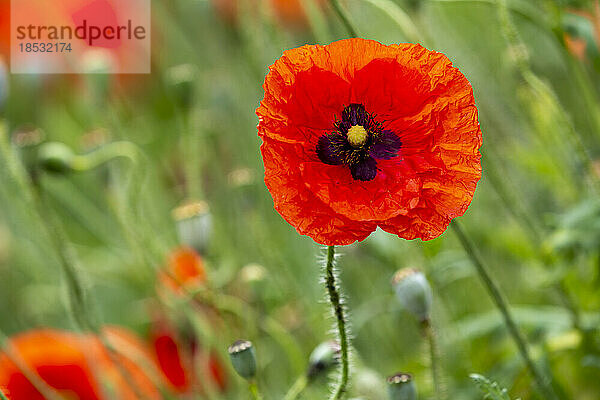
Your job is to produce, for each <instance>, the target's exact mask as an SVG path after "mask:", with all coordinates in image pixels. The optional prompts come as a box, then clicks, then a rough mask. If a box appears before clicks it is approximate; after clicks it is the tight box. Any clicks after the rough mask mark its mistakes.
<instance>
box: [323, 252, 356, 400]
mask: <svg viewBox="0 0 600 400" xmlns="http://www.w3.org/2000/svg"><path fill="white" fill-rule="evenodd" d="M325 285H326V286H327V293H328V295H329V302H330V303H331V307H332V308H333V314H334V315H335V319H336V323H337V331H338V336H339V338H338V339H339V341H340V349H341V350H340V369H341V370H340V376H339V379H338V382H337V384H336V387H335V389H334V391H333V393H332V395H331V397H330V400H338V399H342V398H343V396H344V393H346V387H347V386H348V376H349V372H350V367H349V364H350V363H349V357H348V353H349V345H348V331H347V329H348V328H347V327H346V318H345V317H344V306H343V305H342V301H341V296H340V292H339V288H338V284H337V283H336V274H335V246H329V247H328V248H327V264H326V265H325Z"/></svg>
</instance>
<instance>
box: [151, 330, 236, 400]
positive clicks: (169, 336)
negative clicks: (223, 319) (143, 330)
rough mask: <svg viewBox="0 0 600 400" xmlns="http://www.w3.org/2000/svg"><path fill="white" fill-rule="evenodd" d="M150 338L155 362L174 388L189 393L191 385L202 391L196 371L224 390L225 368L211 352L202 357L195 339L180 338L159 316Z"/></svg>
mask: <svg viewBox="0 0 600 400" xmlns="http://www.w3.org/2000/svg"><path fill="white" fill-rule="evenodd" d="M151 342H152V347H153V349H154V353H155V358H156V363H157V365H158V367H159V369H160V371H161V372H162V374H163V375H164V377H165V378H166V380H167V381H168V382H169V385H170V386H171V388H172V390H173V391H175V392H177V393H188V392H190V391H191V390H193V389H194V387H196V388H197V389H198V390H200V391H202V390H203V389H202V388H203V382H198V379H196V378H197V376H198V374H197V372H198V371H201V372H202V376H205V377H206V379H211V381H212V384H213V385H215V386H216V387H217V388H219V389H220V390H225V388H226V385H227V379H226V375H225V368H224V367H223V365H222V363H221V362H220V360H219V358H218V356H217V355H215V354H211V355H210V356H208V357H206V359H204V358H203V355H202V353H200V352H202V351H203V350H202V349H199V348H198V346H197V343H196V341H195V340H194V339H193V338H180V337H179V335H178V334H177V332H176V331H175V330H174V329H173V328H172V326H171V325H170V324H169V322H168V321H167V320H166V319H164V318H159V319H158V320H157V321H156V322H155V323H154V325H153V328H152V332H151ZM195 360H197V361H200V362H195Z"/></svg>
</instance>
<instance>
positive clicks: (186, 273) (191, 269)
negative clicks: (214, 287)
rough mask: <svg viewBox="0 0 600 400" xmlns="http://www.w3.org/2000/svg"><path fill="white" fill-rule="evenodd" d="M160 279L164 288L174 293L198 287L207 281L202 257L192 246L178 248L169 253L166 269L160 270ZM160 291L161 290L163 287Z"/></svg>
mask: <svg viewBox="0 0 600 400" xmlns="http://www.w3.org/2000/svg"><path fill="white" fill-rule="evenodd" d="M158 279H159V283H160V285H161V286H162V287H163V288H167V289H169V290H170V291H171V292H174V293H181V291H182V290H183V289H187V290H194V289H197V288H198V287H200V286H201V285H202V284H204V283H205V282H206V271H205V269H204V263H203V261H202V257H200V255H199V254H198V253H197V252H196V251H195V250H194V249H192V248H189V247H179V248H176V249H175V250H174V251H173V252H172V253H171V254H170V255H169V261H168V264H167V267H166V269H165V271H160V272H159V275H158ZM158 291H159V292H161V288H159V290H158Z"/></svg>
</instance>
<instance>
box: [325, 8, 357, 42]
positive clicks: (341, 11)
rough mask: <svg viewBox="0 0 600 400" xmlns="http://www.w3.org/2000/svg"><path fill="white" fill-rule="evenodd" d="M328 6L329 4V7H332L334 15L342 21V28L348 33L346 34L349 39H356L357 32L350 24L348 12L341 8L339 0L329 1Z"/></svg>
mask: <svg viewBox="0 0 600 400" xmlns="http://www.w3.org/2000/svg"><path fill="white" fill-rule="evenodd" d="M329 4H331V7H333V9H334V10H335V13H336V14H337V15H338V17H340V20H342V24H344V27H345V28H346V30H347V31H348V34H349V35H350V36H351V37H358V33H357V30H356V28H355V27H354V24H353V23H352V22H350V17H349V16H348V12H347V11H346V10H345V9H344V7H342V5H341V4H340V1H339V0H329Z"/></svg>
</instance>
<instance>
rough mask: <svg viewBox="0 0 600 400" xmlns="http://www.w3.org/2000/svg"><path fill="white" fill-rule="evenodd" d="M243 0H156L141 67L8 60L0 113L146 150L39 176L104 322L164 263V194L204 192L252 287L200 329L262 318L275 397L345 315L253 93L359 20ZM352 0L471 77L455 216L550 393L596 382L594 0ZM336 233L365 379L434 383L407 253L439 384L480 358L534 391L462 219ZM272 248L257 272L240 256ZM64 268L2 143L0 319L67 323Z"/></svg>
mask: <svg viewBox="0 0 600 400" xmlns="http://www.w3.org/2000/svg"><path fill="white" fill-rule="evenodd" d="M221 3H223V2H221ZM259 3H260V2H259ZM237 4H238V10H237V12H235V13H234V14H233V16H232V15H229V16H226V15H225V14H224V13H223V12H222V10H221V11H219V10H220V9H219V8H218V7H216V6H215V2H211V1H206V0H205V1H202V0H170V1H166V0H165V1H152V13H153V37H152V41H153V53H152V71H153V72H152V74H151V75H147V76H121V75H79V76H69V75H67V76H58V75H57V76H44V75H11V76H9V77H8V80H9V84H10V90H9V92H8V98H7V100H6V102H5V104H4V107H3V110H2V114H1V115H2V118H3V119H4V120H5V123H6V126H7V132H9V133H10V136H11V141H12V146H11V148H12V150H13V151H14V153H15V154H20V155H21V156H22V159H23V160H24V161H25V163H28V162H31V160H34V159H35V148H36V146H35V145H33V146H32V145H27V142H28V138H33V139H32V141H33V142H36V143H37V141H38V140H41V141H59V142H63V143H66V144H67V145H69V146H70V147H71V148H72V149H73V150H74V151H75V152H76V153H80V154H81V153H86V152H88V151H90V150H91V149H94V148H97V147H101V146H103V145H104V144H105V143H109V142H114V141H129V142H132V143H134V144H135V145H136V146H138V147H139V149H140V150H141V153H140V154H142V155H141V156H140V157H138V158H137V161H136V162H132V161H129V160H127V159H122V158H121V159H118V160H114V161H111V162H108V163H105V164H103V165H102V166H100V167H98V168H95V169H93V170H90V171H85V172H78V173H70V174H43V175H42V176H41V177H40V182H41V186H42V188H43V191H44V193H45V196H46V198H47V204H48V206H49V208H50V209H51V210H53V212H55V213H56V214H57V215H58V217H59V220H60V223H61V225H62V226H63V227H64V229H65V231H66V233H67V236H68V239H69V242H70V243H71V244H72V245H73V247H74V249H75V250H76V254H77V257H78V259H79V261H80V263H79V265H80V272H81V276H82V278H83V279H84V282H85V285H86V288H87V294H88V296H89V298H90V299H91V303H92V304H93V307H94V308H95V309H97V311H98V315H99V318H100V319H101V321H102V322H103V323H109V324H119V325H123V326H126V327H129V328H132V329H134V330H136V331H137V332H139V333H140V334H141V335H145V334H146V333H147V331H148V329H149V326H150V322H151V321H150V317H149V313H148V306H147V303H148V302H149V299H152V298H153V297H156V294H155V280H156V269H157V268H161V266H163V265H164V263H165V257H166V255H167V254H168V252H169V251H171V250H172V249H173V248H174V247H176V246H177V244H178V237H177V233H176V226H175V223H174V222H173V220H172V217H171V211H172V210H173V209H174V208H175V207H177V206H178V205H180V204H181V203H183V202H185V201H188V200H202V201H205V202H206V203H207V204H208V205H209V207H210V210H211V216H212V234H211V238H210V243H209V246H208V248H207V249H206V251H205V253H204V254H203V257H204V260H205V263H206V268H207V272H208V275H209V284H208V285H209V286H210V288H211V290H214V291H215V292H216V293H220V294H226V295H230V296H233V297H234V298H238V299H241V300H243V301H244V302H245V303H247V304H248V306H249V307H251V308H252V309H253V310H254V313H255V314H253V315H252V317H251V319H254V324H255V325H256V326H258V329H253V328H252V327H251V326H250V325H249V323H248V321H244V319H242V318H239V316H238V317H236V316H235V315H231V314H230V313H224V315H223V319H224V321H225V324H223V325H220V326H219V327H218V329H217V328H215V329H214V332H212V334H211V332H206V331H203V332H196V334H197V335H198V336H199V337H201V338H202V340H204V341H205V343H209V344H207V345H210V346H213V347H214V348H215V349H216V350H217V351H218V352H219V353H221V354H222V357H223V359H226V347H227V345H229V344H230V343H231V342H233V341H234V340H236V339H238V338H247V339H250V340H252V341H253V342H254V343H255V347H256V350H257V354H258V360H259V367H260V372H259V385H260V386H261V388H262V390H263V392H264V393H265V396H266V398H269V399H279V398H282V397H283V393H285V392H286V390H287V388H288V387H289V386H290V385H291V384H292V383H293V381H294V380H295V379H296V377H297V376H298V375H299V374H301V373H302V372H303V371H304V369H305V368H306V365H307V357H308V354H309V353H310V352H311V350H312V349H313V348H314V347H315V346H316V345H317V344H319V343H320V342H322V341H324V340H326V339H328V338H330V337H332V335H331V333H330V330H331V328H332V324H333V320H332V319H330V318H325V316H327V315H329V307H328V305H327V303H326V302H325V301H324V299H325V298H324V289H323V287H322V285H321V283H320V274H321V268H320V261H319V260H320V259H321V257H322V250H321V249H320V248H319V246H318V245H316V244H315V243H314V242H313V241H312V240H311V239H309V238H306V237H300V236H299V235H298V234H297V233H296V232H295V230H294V229H293V228H292V227H291V226H289V225H288V224H287V223H286V222H285V221H284V220H283V219H282V218H281V217H280V216H279V215H278V214H277V213H276V212H275V210H274V209H273V204H272V200H271V198H270V195H269V193H268V191H267V190H266V187H265V186H264V184H263V182H262V177H263V170H262V161H261V157H260V153H259V146H260V140H259V138H258V137H257V133H256V124H257V117H256V115H255V113H254V110H255V109H256V107H257V106H258V104H259V102H260V100H261V99H262V81H263V79H264V76H265V75H266V72H267V67H268V66H269V65H270V64H272V63H273V62H274V61H275V60H276V59H277V58H278V57H279V56H280V55H281V53H282V52H283V51H284V50H286V49H289V48H292V47H297V46H300V45H304V44H308V43H321V44H326V43H329V42H331V41H334V40H337V39H341V38H344V37H347V33H346V31H345V30H344V26H343V25H342V24H341V23H340V21H339V19H338V18H337V17H336V15H335V13H334V12H333V10H332V9H331V7H330V5H328V4H327V2H317V1H305V2H302V4H303V5H304V7H305V8H306V10H307V11H308V12H307V14H308V19H303V18H302V17H301V16H298V18H292V19H289V16H288V18H282V17H281V16H280V15H279V14H277V13H276V12H273V10H272V9H271V8H270V6H269V4H270V3H269V2H267V1H263V2H262V3H261V4H259V5H257V4H250V3H249V2H247V1H239V2H237ZM342 4H343V5H344V6H345V7H346V8H347V10H348V13H349V16H350V19H351V21H352V22H353V23H354V24H355V25H356V26H357V28H358V30H359V33H360V35H361V36H362V37H364V38H369V39H375V40H378V41H381V42H382V43H384V44H391V43H399V42H407V41H411V42H413V41H415V40H419V41H421V42H422V43H423V44H424V45H425V46H426V47H427V48H429V49H433V50H438V51H441V52H443V53H445V54H446V55H447V56H448V57H449V58H450V59H451V60H452V61H453V63H454V65H455V66H457V67H458V68H459V69H460V70H461V71H462V72H463V73H464V74H465V75H466V77H467V78H468V79H469V80H470V82H471V84H472V85H473V88H474V92H475V97H476V100H477V104H478V107H479V117H480V122H481V127H482V131H483V134H484V147H483V148H482V153H483V155H484V158H483V168H484V176H483V179H482V180H481V182H480V184H479V186H478V188H477V191H476V194H475V198H474V201H473V203H472V205H471V207H470V209H469V211H468V212H467V213H466V215H465V216H464V217H462V218H461V222H462V223H463V225H464V226H465V229H466V230H467V231H468V232H469V234H470V236H471V237H472V239H473V240H474V241H475V243H476V245H477V247H478V249H479V251H480V252H481V253H482V255H483V256H484V258H485V259H486V260H487V262H488V263H489V266H490V268H491V270H492V273H493V275H494V276H495V277H496V278H497V279H498V280H499V283H500V285H501V287H502V288H503V289H504V291H505V293H506V295H507V297H508V299H509V301H510V302H511V304H512V306H513V311H514V314H515V317H516V319H517V322H518V323H519V325H520V327H521V328H522V330H523V331H524V332H525V333H526V336H527V338H528V339H529V341H530V343H531V345H532V353H533V356H534V358H535V359H536V360H537V361H538V362H539V363H540V365H543V367H544V369H545V370H547V371H548V372H549V373H551V375H552V377H553V379H554V382H555V384H556V387H557V391H558V392H559V394H560V397H561V398H564V399H577V400H597V399H599V398H600V380H599V379H598V377H600V335H599V331H598V324H599V322H600V310H599V307H600V294H599V290H600V253H599V252H600V201H599V198H598V191H597V184H596V183H595V182H597V181H598V180H599V179H600V158H599V157H600V153H599V152H600V142H599V141H598V139H599V138H600V102H599V100H598V99H599V95H600V92H599V90H600V79H599V78H600V50H599V47H598V46H599V42H598V39H599V37H598V35H599V34H598V30H597V29H598V27H599V25H600V6H599V5H598V3H597V2H595V1H568V0H563V1H546V0H531V1H526V0H523V1H517V0H509V1H508V2H507V6H508V9H509V15H510V21H508V23H507V21H506V20H503V19H502V12H501V10H500V11H499V7H500V6H501V4H502V2H497V1H493V0H490V1H483V0H479V1H475V0H471V1H467V0H465V1H460V0H423V1H418V0H412V1H409V0H406V1H401V0H397V1H376V0H369V1H367V0H347V1H343V2H342ZM221 5H222V4H221ZM511 23H514V26H513V25H511ZM514 27H516V30H513V28H514ZM97 62H98V64H97V67H98V68H102V67H103V64H102V59H99V60H97ZM3 140H4V138H3ZM340 251H341V253H342V257H341V258H340V264H339V266H340V271H341V280H342V287H343V289H344V292H345V294H346V296H347V305H348V310H349V313H350V315H349V319H350V321H351V325H352V332H353V336H354V340H353V346H354V348H355V352H354V362H353V364H354V379H353V385H352V392H351V393H353V394H355V395H356V397H358V395H360V396H362V397H363V398H364V399H372V400H375V399H381V398H382V395H380V394H378V392H377V390H385V382H384V380H383V379H384V377H386V376H389V375H391V374H393V373H395V372H397V371H406V372H411V373H413V374H414V377H415V380H416V383H417V386H418V388H419V391H420V392H421V394H422V396H423V398H427V397H429V398H431V396H432V390H433V388H432V383H431V380H430V371H429V360H428V358H427V355H428V352H427V345H426V343H425V341H424V340H423V338H422V336H421V334H420V332H419V327H418V324H417V322H416V321H415V320H414V318H412V317H411V316H410V315H409V314H408V313H406V312H405V311H404V310H403V309H402V307H401V306H400V305H399V304H398V303H397V301H396V299H395V297H394V294H393V291H392V287H391V284H390V281H391V277H392V275H393V274H394V272H395V271H396V270H397V269H399V268H402V267H418V268H421V269H423V270H424V271H425V272H426V274H427V276H428V278H429V280H430V282H431V284H432V286H433V289H434V310H433V323H434V325H435V328H436V330H437V333H438V335H439V340H440V347H441V350H442V366H443V373H444V377H445V380H446V386H447V389H448V393H449V398H450V399H452V400H458V399H481V398H483V394H482V393H481V392H479V391H478V389H477V388H476V386H475V385H474V384H473V382H472V381H471V380H470V379H469V374H470V373H482V374H484V375H486V376H488V377H490V378H492V379H493V380H496V381H498V382H499V383H500V384H501V385H502V386H504V387H506V388H507V389H508V390H509V393H510V395H511V398H518V397H520V398H522V399H523V400H525V399H541V397H539V395H538V394H536V392H535V390H534V389H533V384H532V380H531V378H530V377H529V375H528V374H527V371H526V370H525V368H524V365H523V363H522V362H521V359H520V358H519V355H518V353H517V351H516V348H515V346H514V344H513V342H512V341H511V339H510V337H508V335H507V333H506V330H505V328H504V326H503V324H502V320H501V318H500V314H499V313H498V312H497V311H496V310H495V308H494V307H493V304H492V302H491V301H490V300H489V297H488V295H487V293H486V291H485V289H484V288H483V286H482V285H481V284H480V282H479V280H478V277H477V276H476V274H475V271H474V269H473V267H472V265H471V264H470V262H469V260H468V258H467V256H466V255H465V253H464V251H463V249H462V248H461V247H460V244H459V242H458V241H457V239H456V237H455V236H454V235H453V234H452V232H451V231H448V232H446V233H445V234H444V235H442V236H441V237H440V238H438V239H435V240H432V241H430V242H421V241H411V242H408V241H405V240H401V239H398V238H397V237H395V236H392V235H389V234H386V233H384V232H380V231H377V232H376V233H375V234H373V235H371V237H369V238H368V239H367V240H365V241H364V242H363V243H360V244H357V245H352V246H347V247H345V248H343V249H340ZM249 265H250V267H249ZM256 265H258V266H260V267H261V268H258V269H257V267H256ZM263 268H264V275H261V274H259V276H258V277H256V276H250V277H249V275H252V274H249V273H248V271H254V272H255V271H256V270H259V271H262V269H263ZM64 282H65V280H64V276H63V274H62V272H61V268H60V266H59V262H58V259H57V257H56V253H55V251H54V250H53V247H52V245H51V243H50V241H49V240H48V237H47V235H46V234H45V232H44V230H43V229H42V225H41V222H40V219H39V217H38V216H37V214H36V213H35V212H33V211H32V206H31V204H30V202H29V201H28V200H27V195H26V194H25V193H23V190H22V188H21V187H20V186H19V185H18V183H17V182H15V180H14V179H13V177H12V175H11V172H10V168H8V167H7V163H6V159H5V158H3V159H2V164H1V168H0V305H1V306H0V327H1V329H2V330H3V331H4V332H5V333H7V334H13V333H16V332H20V331H24V330H28V329H32V328H35V327H40V326H53V327H59V328H67V329H74V328H75V325H74V322H73V319H72V318H71V317H70V314H69V312H68V301H67V297H68V294H67V293H68V292H67V290H66V286H65V283H64ZM174 312H176V311H174ZM273 325H274V326H275V328H273ZM202 329H204V330H206V329H209V330H210V325H208V326H204V327H203V328H202ZM202 329H201V330H202ZM201 330H200V331H201ZM207 338H211V339H210V340H209V339H207ZM327 391H328V387H327V382H326V380H325V379H322V380H320V381H318V382H315V383H314V384H313V385H311V387H310V388H309V389H308V390H307V392H306V394H305V398H307V399H317V398H319V399H321V398H325V396H326V395H325V394H326V393H327ZM384 393H385V392H384ZM215 396H216V397H215V398H217V399H218V398H222V399H242V398H247V397H248V395H247V392H246V388H245V386H244V384H243V381H242V380H241V379H238V378H237V377H236V376H234V375H233V373H232V374H231V379H230V385H229V389H228V390H227V391H226V392H225V393H223V394H221V395H219V394H215Z"/></svg>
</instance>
